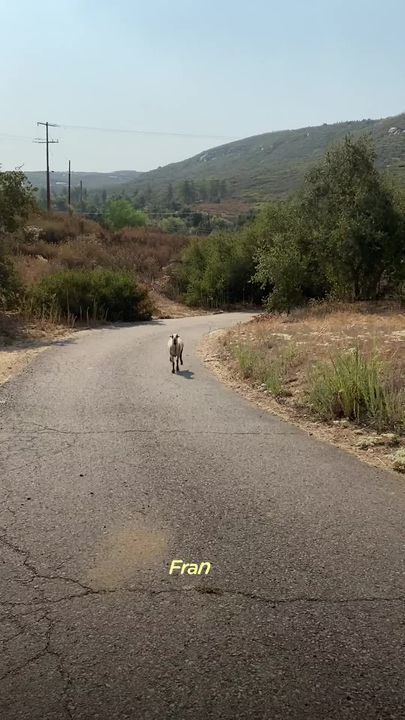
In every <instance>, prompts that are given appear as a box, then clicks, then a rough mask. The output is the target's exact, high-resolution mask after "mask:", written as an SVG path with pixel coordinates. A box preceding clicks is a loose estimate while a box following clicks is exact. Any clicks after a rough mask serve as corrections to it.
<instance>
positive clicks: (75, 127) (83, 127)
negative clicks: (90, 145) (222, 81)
mask: <svg viewBox="0 0 405 720" xmlns="http://www.w3.org/2000/svg"><path fill="white" fill-rule="evenodd" d="M59 127H61V128H63V129H64V130H92V131H96V132H111V133H124V134H125V133H129V134H135V135H161V136H167V137H186V138H212V139H216V140H236V139H237V138H236V137H232V136H230V135H210V134H205V133H200V134H198V133H188V132H171V131H160V130H124V129H122V128H102V127H91V126H87V125H59Z"/></svg>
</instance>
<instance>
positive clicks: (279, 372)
mask: <svg viewBox="0 0 405 720" xmlns="http://www.w3.org/2000/svg"><path fill="white" fill-rule="evenodd" d="M232 354H233V356H234V357H235V359H236V361H237V362H238V365H239V369H240V371H241V374H242V377H243V378H245V379H250V380H252V381H253V382H254V383H256V384H260V385H265V387H266V390H267V392H269V393H270V394H271V395H273V396H274V397H282V396H283V395H286V394H287V392H286V388H285V384H286V380H287V378H288V374H289V371H290V369H291V367H292V364H293V363H294V361H295V360H296V357H297V354H296V349H295V347H294V346H288V347H286V348H283V349H281V350H280V351H279V353H278V354H277V355H270V354H269V353H268V351H267V350H266V348H265V347H260V346H259V347H254V346H253V345H251V344H248V343H237V344H236V345H235V346H234V347H233V348H232Z"/></svg>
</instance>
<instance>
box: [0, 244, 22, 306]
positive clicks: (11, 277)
mask: <svg viewBox="0 0 405 720" xmlns="http://www.w3.org/2000/svg"><path fill="white" fill-rule="evenodd" d="M20 290H21V288H20V282H19V280H18V277H17V273H16V272H15V269H14V266H13V265H12V264H11V262H10V261H9V260H8V258H7V257H6V256H5V254H4V253H3V251H2V250H1V248H0V308H2V309H7V308H9V307H11V306H12V304H13V302H14V301H15V299H16V297H17V296H18V294H19V292H20Z"/></svg>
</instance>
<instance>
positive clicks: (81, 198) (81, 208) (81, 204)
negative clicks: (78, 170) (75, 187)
mask: <svg viewBox="0 0 405 720" xmlns="http://www.w3.org/2000/svg"><path fill="white" fill-rule="evenodd" d="M80 210H83V180H80Z"/></svg>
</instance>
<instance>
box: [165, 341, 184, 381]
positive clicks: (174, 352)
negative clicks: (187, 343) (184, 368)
mask: <svg viewBox="0 0 405 720" xmlns="http://www.w3.org/2000/svg"><path fill="white" fill-rule="evenodd" d="M167 346H168V348H169V360H170V362H171V364H172V373H174V372H175V369H174V362H175V360H176V370H177V372H179V360H180V364H181V365H183V350H184V342H183V340H182V339H181V337H180V335H178V334H177V333H175V334H173V335H170V336H169V342H168V343H167Z"/></svg>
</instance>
